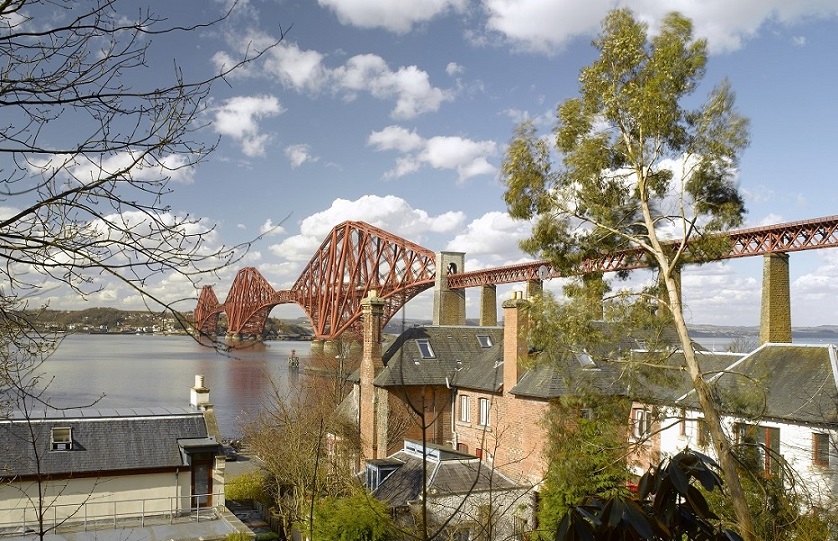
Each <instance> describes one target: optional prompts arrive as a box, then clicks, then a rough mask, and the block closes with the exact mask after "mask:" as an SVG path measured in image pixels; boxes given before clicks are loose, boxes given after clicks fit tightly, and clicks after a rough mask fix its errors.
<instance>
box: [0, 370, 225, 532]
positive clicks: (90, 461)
mask: <svg viewBox="0 0 838 541" xmlns="http://www.w3.org/2000/svg"><path fill="white" fill-rule="evenodd" d="M224 466H225V459H224V454H223V452H222V448H221V445H220V439H219V436H218V428H217V423H216V422H215V415H214V412H213V409H212V404H210V403H209V389H208V388H206V387H204V381H203V376H196V378H195V386H194V387H192V389H191V404H190V406H189V407H155V408H130V409H106V408H84V409H69V410H52V409H47V410H46V411H36V410H32V409H30V411H29V413H28V415H27V414H23V413H21V412H13V413H12V414H11V415H9V416H8V417H6V418H3V419H2V420H0V531H5V532H11V531H28V530H34V531H36V532H37V531H39V530H44V531H45V530H52V529H54V528H56V527H57V528H61V527H65V526H66V527H70V526H74V525H75V526H78V525H80V524H82V523H83V524H82V525H83V526H84V527H85V528H87V527H92V526H93V525H95V524H97V523H102V522H103V521H104V522H106V523H107V524H110V525H111V527H114V525H116V524H118V523H119V522H120V521H122V520H126V519H129V518H130V519H138V520H139V521H140V523H143V522H145V521H146V520H149V519H152V518H154V517H158V518H159V517H165V518H167V519H168V520H170V521H171V520H173V519H174V518H176V517H178V516H181V515H189V514H190V513H194V512H195V511H196V510H199V509H205V510H206V511H207V512H209V511H210V510H213V509H217V508H223V506H224ZM39 510H40V516H41V519H40V520H39ZM205 515H207V513H205ZM230 531H233V530H232V529H230V528H227V529H226V532H227V533H229V532H230ZM221 537H223V535H221Z"/></svg>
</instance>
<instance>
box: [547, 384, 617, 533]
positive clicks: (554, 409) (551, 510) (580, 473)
mask: <svg viewBox="0 0 838 541" xmlns="http://www.w3.org/2000/svg"><path fill="white" fill-rule="evenodd" d="M583 409H584V410H587V412H588V413H589V418H583V417H582V416H581V415H580V413H581V412H582V410H583ZM628 411H629V403H628V402H627V401H626V400H625V399H621V398H616V397H597V398H596V399H590V400H585V399H581V398H567V399H564V400H562V401H560V402H558V403H555V404H553V405H552V406H551V410H550V415H549V417H548V430H549V440H548V441H549V443H548V445H549V448H548V450H547V456H549V463H548V469H547V475H546V476H545V479H544V488H543V490H542V492H541V496H542V498H541V504H540V506H539V509H538V519H539V523H540V524H541V527H540V530H542V531H547V532H554V531H556V529H557V527H558V525H559V521H560V520H561V517H562V516H563V515H564V514H565V513H566V512H567V511H568V510H569V509H571V508H572V507H573V506H575V505H576V504H578V503H579V502H580V501H581V500H582V499H583V498H584V497H586V496H590V495H592V494H594V495H597V496H600V497H610V496H617V495H625V494H626V493H627V492H628V490H627V488H626V486H627V485H626V482H627V481H628V478H629V472H628V469H627V466H626V460H625V452H626V451H625V438H626V432H625V430H626V419H628V416H629V413H628Z"/></svg>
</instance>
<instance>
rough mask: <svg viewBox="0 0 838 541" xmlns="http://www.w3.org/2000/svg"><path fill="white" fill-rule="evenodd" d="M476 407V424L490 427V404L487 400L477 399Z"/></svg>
mask: <svg viewBox="0 0 838 541" xmlns="http://www.w3.org/2000/svg"><path fill="white" fill-rule="evenodd" d="M477 406H478V412H479V413H478V421H477V424H478V425H480V426H485V427H489V426H492V416H491V410H492V404H491V402H489V399H488V398H478V399H477Z"/></svg>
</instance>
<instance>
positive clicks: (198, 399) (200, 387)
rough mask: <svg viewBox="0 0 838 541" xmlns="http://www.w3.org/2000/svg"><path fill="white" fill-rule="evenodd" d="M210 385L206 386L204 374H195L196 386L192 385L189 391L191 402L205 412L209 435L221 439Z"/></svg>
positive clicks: (217, 439) (194, 406)
mask: <svg viewBox="0 0 838 541" xmlns="http://www.w3.org/2000/svg"><path fill="white" fill-rule="evenodd" d="M209 393H210V390H209V387H206V386H204V376H202V375H200V374H196V375H195V386H194V387H192V389H191V390H190V393H189V404H190V405H191V406H192V407H193V408H195V409H197V410H199V411H202V412H204V421H205V422H206V423H207V433H208V435H209V436H213V437H215V439H216V441H219V442H220V441H221V431H220V430H219V427H218V419H217V418H216V417H215V409H214V408H213V406H212V403H211V402H210V401H209Z"/></svg>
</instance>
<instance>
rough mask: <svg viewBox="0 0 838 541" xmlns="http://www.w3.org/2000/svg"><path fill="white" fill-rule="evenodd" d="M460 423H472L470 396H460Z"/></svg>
mask: <svg viewBox="0 0 838 541" xmlns="http://www.w3.org/2000/svg"><path fill="white" fill-rule="evenodd" d="M460 421H462V422H464V423H470V422H471V401H470V400H469V397H468V395H464V394H461V395H460Z"/></svg>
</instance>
